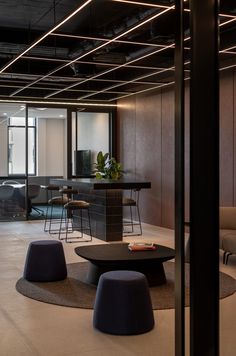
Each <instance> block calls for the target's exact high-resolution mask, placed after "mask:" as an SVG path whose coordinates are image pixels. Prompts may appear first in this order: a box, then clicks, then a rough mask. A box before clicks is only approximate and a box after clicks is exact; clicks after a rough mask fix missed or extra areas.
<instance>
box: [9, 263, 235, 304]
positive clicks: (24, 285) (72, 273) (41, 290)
mask: <svg viewBox="0 0 236 356" xmlns="http://www.w3.org/2000/svg"><path fill="white" fill-rule="evenodd" d="M88 266H89V263H88V262H79V263H71V264H68V265H67V269H68V277H67V278H66V279H65V280H63V281H59V282H46V283H42V282H40V283H38V282H37V283H36V282H28V281H27V280H25V279H24V278H20V279H19V280H18V281H17V283H16V289H17V291H18V292H19V293H21V294H23V295H24V296H26V297H29V298H32V299H36V300H38V301H41V302H44V303H50V304H57V305H62V306H66V307H74V308H84V309H93V305H94V300H95V294H96V287H95V286H94V285H91V284H88V283H86V275H87V271H88ZM174 267H175V264H174V263H173V262H165V263H164V268H165V273H166V278H167V283H166V284H164V285H162V286H157V287H151V288H150V294H151V299H152V305H153V309H172V308H174V303H175V300H174ZM185 269H186V278H185V284H186V288H185V306H189V265H188V264H186V266H185ZM235 291H236V280H235V279H234V278H232V277H230V276H229V275H227V274H225V273H223V272H220V298H225V297H227V296H229V295H231V294H233V293H234V292H235Z"/></svg>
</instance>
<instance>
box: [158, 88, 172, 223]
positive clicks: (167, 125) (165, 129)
mask: <svg viewBox="0 0 236 356" xmlns="http://www.w3.org/2000/svg"><path fill="white" fill-rule="evenodd" d="M161 107H162V111H161V117H162V179H161V180H162V202H161V210H162V219H161V225H162V226H164V227H169V226H172V227H173V226H174V196H175V191H174V176H175V175H174V142H175V141H174V137H175V136H174V135H175V129H174V92H173V91H169V90H168V91H164V92H163V93H162V105H161Z"/></svg>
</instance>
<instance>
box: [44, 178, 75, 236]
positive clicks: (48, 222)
mask: <svg viewBox="0 0 236 356" xmlns="http://www.w3.org/2000/svg"><path fill="white" fill-rule="evenodd" d="M47 190H48V191H49V192H50V194H51V199H49V201H48V206H47V211H46V217H45V221H44V231H45V232H49V234H57V233H59V230H60V225H61V220H62V215H63V207H64V205H65V204H66V203H68V201H69V200H70V199H71V198H72V195H73V194H77V193H78V191H77V189H72V188H61V189H60V187H59V186H55V185H49V186H48V187H47ZM53 191H59V193H60V196H56V197H52V194H53ZM55 208H60V217H59V218H53V214H54V212H55ZM52 225H57V228H53V227H52ZM58 225H59V226H58Z"/></svg>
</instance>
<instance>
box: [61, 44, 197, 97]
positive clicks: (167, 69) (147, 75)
mask: <svg viewBox="0 0 236 356" xmlns="http://www.w3.org/2000/svg"><path fill="white" fill-rule="evenodd" d="M188 39H189V37H187V38H185V39H184V41H187V40H188ZM173 47H174V45H173V44H172V45H169V48H173ZM160 51H161V50H158V52H160ZM156 52H157V51H154V52H152V53H151V54H147V55H144V56H143V57H139V58H136V59H134V60H133V61H139V60H141V59H143V58H146V57H148V56H150V55H153V54H155V53H156ZM133 61H131V62H133ZM128 63H130V62H128ZM128 63H125V64H123V65H121V66H120V67H119V68H122V67H125V66H126V64H128ZM189 63H190V61H186V62H185V63H184V64H185V65H186V64H189ZM174 69H175V67H174V66H172V67H169V68H164V69H162V70H160V71H156V72H153V73H149V74H145V75H143V76H141V77H138V78H136V79H133V80H130V81H129V83H134V82H136V81H137V80H139V79H140V78H142V79H143V78H148V77H149V76H153V75H157V74H161V73H164V72H167V71H169V70H174ZM113 70H114V68H113ZM110 71H111V70H110ZM98 75H104V73H103V74H98ZM98 75H96V76H94V77H97V76H98ZM88 80H93V78H89V79H86V81H88ZM82 83H83V82H80V83H78V84H77V85H80V84H82ZM72 85H73V86H76V84H72ZM121 85H122V84H121ZM116 86H119V85H116ZM114 87H115V86H112V87H111V86H110V87H108V88H107V89H108V90H109V89H111V88H114ZM67 89H68V87H67ZM64 90H65V89H64ZM61 91H62V90H61ZM105 91H106V88H105V89H103V90H100V91H99V92H100V93H101V92H105ZM89 96H91V95H89ZM85 97H86V98H87V97H88V96H83V97H80V98H78V100H79V99H80V100H81V99H82V98H83V99H84V98H85Z"/></svg>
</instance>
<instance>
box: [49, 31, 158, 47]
mask: <svg viewBox="0 0 236 356" xmlns="http://www.w3.org/2000/svg"><path fill="white" fill-rule="evenodd" d="M50 36H56V37H65V38H76V39H84V40H91V41H103V42H109V41H110V39H108V38H101V37H90V36H80V35H68V34H63V33H51V34H50ZM114 42H116V43H125V44H134V45H139V46H147V45H148V46H149V47H165V45H160V44H157V43H149V42H148V43H147V42H146V43H145V42H136V41H124V40H116V41H114Z"/></svg>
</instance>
